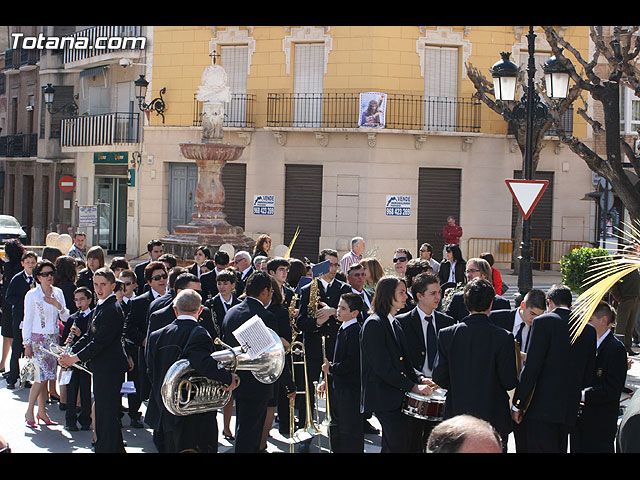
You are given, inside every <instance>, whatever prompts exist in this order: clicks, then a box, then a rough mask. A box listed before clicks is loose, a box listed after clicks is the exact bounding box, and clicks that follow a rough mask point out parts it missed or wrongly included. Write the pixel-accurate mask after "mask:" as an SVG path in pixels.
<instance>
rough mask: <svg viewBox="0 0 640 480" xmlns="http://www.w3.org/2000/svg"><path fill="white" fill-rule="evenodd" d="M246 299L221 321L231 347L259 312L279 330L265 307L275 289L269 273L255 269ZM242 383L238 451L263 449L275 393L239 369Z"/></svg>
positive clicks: (238, 402)
mask: <svg viewBox="0 0 640 480" xmlns="http://www.w3.org/2000/svg"><path fill="white" fill-rule="evenodd" d="M245 293H246V298H245V299H244V301H243V302H242V303H240V304H238V305H236V306H235V307H232V308H230V309H229V311H228V312H227V314H226V316H225V318H224V323H223V324H222V336H223V337H222V339H223V341H224V343H226V344H227V345H229V346H231V347H236V346H238V345H239V343H238V340H237V339H236V338H235V336H234V335H233V331H234V330H236V329H237V328H238V327H240V326H241V325H242V324H244V323H245V322H246V321H248V320H249V319H251V318H252V317H253V316H254V315H258V317H260V318H261V319H262V321H263V322H264V324H265V325H266V326H267V327H268V328H270V329H271V330H273V331H274V332H277V331H278V326H277V323H276V318H275V316H274V315H273V313H271V312H270V311H268V310H267V309H266V308H265V307H266V306H267V305H269V303H270V302H271V296H272V294H273V288H272V283H271V277H270V276H269V275H268V274H267V273H266V272H254V273H252V274H251V276H250V277H249V278H248V280H247V285H246V288H245ZM238 376H239V377H240V384H239V385H238V388H237V389H236V390H235V391H234V397H235V402H236V442H235V452H236V453H257V452H258V451H259V450H260V442H261V440H262V430H263V426H264V422H265V417H266V414H267V404H268V402H269V400H270V399H271V397H272V396H273V385H271V384H269V385H267V384H264V383H260V382H259V381H258V380H257V379H256V378H255V377H254V376H253V375H252V374H251V372H248V371H238Z"/></svg>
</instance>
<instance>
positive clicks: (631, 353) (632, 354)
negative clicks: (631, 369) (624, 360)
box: [627, 349, 638, 357]
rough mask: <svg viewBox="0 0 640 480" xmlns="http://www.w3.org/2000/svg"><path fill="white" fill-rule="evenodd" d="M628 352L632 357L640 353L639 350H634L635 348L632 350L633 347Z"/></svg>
mask: <svg viewBox="0 0 640 480" xmlns="http://www.w3.org/2000/svg"><path fill="white" fill-rule="evenodd" d="M627 353H628V354H629V356H631V357H635V356H636V355H638V352H634V351H633V350H631V349H628V350H627Z"/></svg>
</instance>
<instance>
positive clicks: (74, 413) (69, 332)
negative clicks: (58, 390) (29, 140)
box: [62, 287, 93, 432]
mask: <svg viewBox="0 0 640 480" xmlns="http://www.w3.org/2000/svg"><path fill="white" fill-rule="evenodd" d="M73 300H74V302H75V304H76V307H77V308H78V310H76V312H75V313H73V314H71V316H70V317H69V318H68V319H67V323H66V324H65V326H64V331H63V333H62V341H63V342H65V344H71V345H73V344H75V343H76V342H77V341H78V340H79V339H80V338H82V336H83V335H84V334H85V333H87V330H88V329H89V322H90V321H91V317H92V315H93V312H92V311H91V302H92V301H93V294H92V293H91V291H90V290H89V289H88V288H87V287H80V288H77V289H76V290H75V292H74V293H73ZM70 372H71V378H70V379H69V383H68V384H67V409H66V412H65V429H66V430H68V431H70V432H75V431H77V430H78V426H77V423H78V422H80V426H81V427H82V430H89V429H90V428H91V375H89V374H88V373H87V372H84V371H82V370H80V369H77V368H71V369H70ZM78 392H79V393H80V409H79V413H78V408H77V399H78Z"/></svg>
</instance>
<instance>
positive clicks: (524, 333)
mask: <svg viewBox="0 0 640 480" xmlns="http://www.w3.org/2000/svg"><path fill="white" fill-rule="evenodd" d="M522 324H524V327H523V329H522V344H521V345H520V351H521V352H526V346H527V341H528V339H529V332H530V331H531V327H530V326H529V325H527V323H526V322H525V321H524V320H523V319H522V317H521V316H520V309H519V308H518V309H516V316H515V318H514V319H513V331H512V332H511V333H513V338H516V336H517V335H518V330H520V325H522Z"/></svg>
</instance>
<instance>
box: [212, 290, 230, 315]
mask: <svg viewBox="0 0 640 480" xmlns="http://www.w3.org/2000/svg"><path fill="white" fill-rule="evenodd" d="M216 297H220V301H221V302H222V307H223V308H224V312H225V313H227V312H228V311H229V308H231V304H232V303H233V294H231V298H230V299H229V301H228V302H227V301H226V300H225V299H224V298H223V296H222V294H221V293H220V292H218V294H217V295H216ZM213 298H215V297H213Z"/></svg>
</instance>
